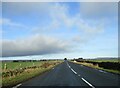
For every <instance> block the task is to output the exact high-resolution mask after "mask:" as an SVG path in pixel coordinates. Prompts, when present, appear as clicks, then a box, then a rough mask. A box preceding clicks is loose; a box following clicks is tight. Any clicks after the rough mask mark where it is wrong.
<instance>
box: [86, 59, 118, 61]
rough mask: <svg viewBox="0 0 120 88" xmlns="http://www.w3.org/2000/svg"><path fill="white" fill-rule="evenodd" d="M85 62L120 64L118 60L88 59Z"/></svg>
mask: <svg viewBox="0 0 120 88" xmlns="http://www.w3.org/2000/svg"><path fill="white" fill-rule="evenodd" d="M86 60H87V59H86ZM87 61H94V62H120V59H88V60H87Z"/></svg>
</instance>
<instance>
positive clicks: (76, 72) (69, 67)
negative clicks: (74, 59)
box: [67, 63, 95, 88]
mask: <svg viewBox="0 0 120 88" xmlns="http://www.w3.org/2000/svg"><path fill="white" fill-rule="evenodd" d="M67 65H68V67H69V68H70V69H71V70H72V72H73V73H75V74H77V72H75V71H74V70H73V69H72V68H71V67H70V65H69V64H68V63H67ZM82 66H83V65H82ZM78 76H79V77H80V74H78ZM81 79H82V80H83V81H84V82H85V83H87V84H88V85H89V86H90V87H92V88H95V87H94V86H93V85H92V84H90V83H89V82H88V81H87V80H85V79H84V78H81Z"/></svg>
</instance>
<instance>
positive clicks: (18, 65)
mask: <svg viewBox="0 0 120 88" xmlns="http://www.w3.org/2000/svg"><path fill="white" fill-rule="evenodd" d="M42 63H44V61H40V62H3V63H2V69H4V67H5V64H6V65H7V69H8V70H14V69H18V68H24V67H29V66H33V65H35V66H39V65H41V64H42Z"/></svg>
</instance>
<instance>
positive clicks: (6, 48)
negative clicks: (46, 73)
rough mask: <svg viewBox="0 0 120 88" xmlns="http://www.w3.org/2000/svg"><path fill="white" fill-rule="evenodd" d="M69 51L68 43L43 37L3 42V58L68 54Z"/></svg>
mask: <svg viewBox="0 0 120 88" xmlns="http://www.w3.org/2000/svg"><path fill="white" fill-rule="evenodd" d="M67 50H68V44H67V43H66V42H64V41H61V40H58V39H56V38H51V37H48V36H41V35H35V36H31V37H29V38H25V39H17V40H3V41H2V56H22V55H43V54H53V53H61V52H66V51H67Z"/></svg>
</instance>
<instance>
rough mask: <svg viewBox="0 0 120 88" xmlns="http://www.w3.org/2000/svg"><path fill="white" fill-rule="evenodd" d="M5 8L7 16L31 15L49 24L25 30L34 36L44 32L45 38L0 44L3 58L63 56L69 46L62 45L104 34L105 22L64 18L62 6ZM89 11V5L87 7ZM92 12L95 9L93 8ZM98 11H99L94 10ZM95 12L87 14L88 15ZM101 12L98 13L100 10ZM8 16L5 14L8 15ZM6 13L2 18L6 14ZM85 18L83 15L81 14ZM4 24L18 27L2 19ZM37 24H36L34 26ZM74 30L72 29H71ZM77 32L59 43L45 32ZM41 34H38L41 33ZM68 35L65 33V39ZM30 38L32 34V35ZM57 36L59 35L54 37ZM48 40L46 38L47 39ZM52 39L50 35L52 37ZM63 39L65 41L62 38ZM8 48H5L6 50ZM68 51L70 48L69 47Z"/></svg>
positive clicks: (38, 37) (67, 16)
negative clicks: (41, 55) (35, 55)
mask: <svg viewBox="0 0 120 88" xmlns="http://www.w3.org/2000/svg"><path fill="white" fill-rule="evenodd" d="M16 7H17V8H16ZM5 8H10V9H12V10H13V11H14V12H13V11H11V12H10V13H9V14H11V15H14V16H18V15H19V16H21V15H22V16H23V15H24V16H25V17H27V16H28V14H29V15H31V13H35V14H37V13H38V14H37V15H38V16H40V17H41V15H48V16H49V17H50V19H51V20H50V22H49V23H48V24H45V26H36V25H34V26H33V28H29V30H32V32H33V31H36V33H41V30H42V31H44V32H45V35H46V36H40V35H37V36H36V35H35V36H32V37H30V38H27V39H26V38H25V39H18V40H3V56H15V55H34V54H51V53H59V52H64V51H66V50H67V49H68V46H69V44H66V42H68V41H71V44H73V43H74V42H77V43H78V42H79V43H85V42H86V41H89V40H90V39H92V38H93V36H97V34H99V33H101V32H103V31H104V25H105V23H104V22H105V21H104V22H103V21H101V20H97V21H94V19H92V20H85V19H84V18H82V16H81V15H82V13H81V12H78V14H76V15H74V16H73V17H71V16H69V14H68V6H67V5H65V4H59V3H10V6H7V7H5ZM87 8H89V7H85V8H84V7H82V10H86V9H87ZM90 8H91V10H92V8H93V7H92V5H91V7H90ZM94 8H95V7H94ZM98 10H99V9H98ZM94 11H96V13H98V12H99V11H98V12H97V10H96V9H95V10H93V11H90V12H91V13H90V14H93V12H94ZM100 11H102V9H100ZM8 12H9V11H8ZM8 12H6V14H7V13H8ZM86 13H87V14H88V12H87V11H86V12H85V14H86ZM4 24H6V25H10V26H22V25H21V24H18V23H16V22H13V21H11V20H8V19H4ZM38 24H39V23H38ZM46 25H47V26H46ZM73 27H75V28H76V29H73ZM56 29H57V30H62V31H63V32H64V30H70V31H71V32H72V31H73V30H78V32H79V33H77V34H76V33H74V35H73V36H74V37H71V38H70V40H67V41H66V42H65V41H60V40H64V39H62V38H61V39H60V38H59V39H56V38H53V37H49V34H48V30H50V31H51V30H53V32H54V30H56ZM41 34H42V33H41ZM67 34H68V33H66V36H67ZM33 35H34V34H33ZM58 35H60V34H58ZM47 36H48V37H47ZM53 36H54V35H53ZM66 36H65V37H66ZM8 47H9V48H8ZM71 48H72V47H71Z"/></svg>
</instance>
